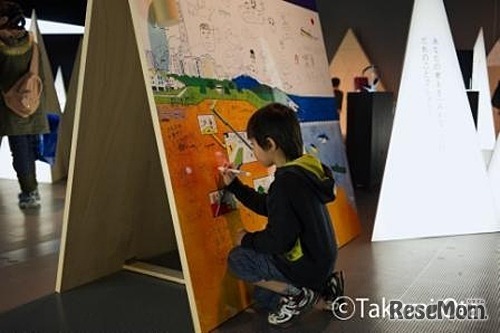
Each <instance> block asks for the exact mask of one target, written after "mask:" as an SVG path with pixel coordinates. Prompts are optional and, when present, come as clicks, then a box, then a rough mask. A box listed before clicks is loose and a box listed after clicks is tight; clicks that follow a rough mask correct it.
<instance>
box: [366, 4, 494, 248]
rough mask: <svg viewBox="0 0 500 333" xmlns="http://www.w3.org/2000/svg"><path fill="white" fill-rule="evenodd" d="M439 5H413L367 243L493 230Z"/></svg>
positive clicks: (480, 162) (463, 96)
mask: <svg viewBox="0 0 500 333" xmlns="http://www.w3.org/2000/svg"><path fill="white" fill-rule="evenodd" d="M470 113H471V110H470V107H469V103H468V100H467V95H466V92H465V86H464V84H463V81H462V77H461V73H460V67H459V63H458V59H457V55H456V52H455V47H454V45H453V40H452V36H451V32H450V28H449V25H448V20H447V17H446V12H445V8H444V5H443V2H442V1H439V0H416V1H415V4H414V8H413V14H412V19H411V25H410V30H409V36H408V43H407V48H406V54H405V60H404V67H403V73H402V80H401V86H400V90H399V98H398V102H397V106H396V113H395V118H394V125H393V132H392V137H391V142H390V146H389V152H388V157H387V162H386V167H385V174H384V178H383V182H382V187H381V192H380V199H379V203H378V209H377V214H376V219H375V226H374V231H373V236H372V240H373V241H381V240H395V239H405V238H419V237H434V236H446V235H458V234H469V233H480V232H492V231H497V230H499V226H498V225H497V224H496V223H495V218H494V209H493V200H492V196H491V192H490V191H489V187H488V183H487V175H486V169H485V166H484V162H483V160H482V156H481V154H480V150H479V143H478V138H477V134H476V131H475V128H474V124H473V120H472V117H471V116H470Z"/></svg>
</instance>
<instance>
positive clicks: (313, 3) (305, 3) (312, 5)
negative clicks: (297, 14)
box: [285, 0, 318, 12]
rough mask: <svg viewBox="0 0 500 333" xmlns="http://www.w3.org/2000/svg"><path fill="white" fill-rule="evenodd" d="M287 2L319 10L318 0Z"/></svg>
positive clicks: (290, 0) (293, 0)
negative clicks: (317, 6) (317, 7)
mask: <svg viewBox="0 0 500 333" xmlns="http://www.w3.org/2000/svg"><path fill="white" fill-rule="evenodd" d="M285 1H286V2H290V3H293V4H295V5H297V6H300V7H304V8H308V9H310V10H314V11H315V12H317V11H318V10H317V9H316V1H314V0H285Z"/></svg>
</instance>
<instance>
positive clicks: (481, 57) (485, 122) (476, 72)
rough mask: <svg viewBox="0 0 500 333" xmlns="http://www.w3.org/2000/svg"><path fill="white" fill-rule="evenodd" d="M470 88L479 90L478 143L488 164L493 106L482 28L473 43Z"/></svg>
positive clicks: (493, 129) (493, 137) (491, 149)
mask: <svg viewBox="0 0 500 333" xmlns="http://www.w3.org/2000/svg"><path fill="white" fill-rule="evenodd" d="M472 90H474V91H478V92H479V101H478V110H477V133H478V135H479V144H480V148H481V150H482V152H483V157H484V160H485V163H486V165H488V163H489V161H490V158H491V154H492V153H493V149H495V127H494V123H493V108H492V106H491V94H490V83H489V79H488V64H487V60H486V49H485V45H484V35H483V29H481V30H480V31H479V34H478V36H477V39H476V43H475V45H474V55H473V63H472Z"/></svg>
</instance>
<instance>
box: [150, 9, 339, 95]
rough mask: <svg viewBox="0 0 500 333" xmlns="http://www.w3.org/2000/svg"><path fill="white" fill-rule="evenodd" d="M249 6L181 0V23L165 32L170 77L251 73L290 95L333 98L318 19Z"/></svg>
mask: <svg viewBox="0 0 500 333" xmlns="http://www.w3.org/2000/svg"><path fill="white" fill-rule="evenodd" d="M251 3H252V2H248V1H234V2H233V1H231V2H224V1H216V0H206V1H204V2H203V3H198V2H193V1H180V2H179V9H180V11H181V18H182V19H181V20H180V23H179V24H178V25H177V26H171V27H167V28H165V33H166V39H167V40H168V47H169V53H170V55H169V57H170V64H171V66H170V68H169V72H171V73H175V74H187V75H192V76H202V77H215V78H218V79H231V78H234V77H237V76H239V75H242V74H247V75H250V76H252V77H254V78H256V79H257V80H259V81H260V82H261V83H265V84H268V85H270V86H273V87H277V88H280V89H282V90H284V91H286V92H288V93H291V94H297V95H304V96H331V95H332V92H331V84H330V81H329V77H328V62H327V59H326V56H325V54H326V52H325V48H324V44H323V36H322V32H321V27H320V24H319V16H318V14H317V13H315V12H313V11H309V10H305V9H304V8H302V7H298V6H295V5H293V4H289V3H286V2H283V1H278V0H274V1H267V2H264V1H255V2H254V3H255V5H252V4H251ZM143 10H147V9H143ZM304 12H307V13H308V15H304ZM142 33H143V34H146V33H147V31H145V30H144V29H143V31H142ZM144 39H145V40H147V38H144ZM176 41H177V42H176ZM189 59H190V60H189ZM273 64H280V66H273ZM207 68H215V70H210V71H209V70H206V69H207Z"/></svg>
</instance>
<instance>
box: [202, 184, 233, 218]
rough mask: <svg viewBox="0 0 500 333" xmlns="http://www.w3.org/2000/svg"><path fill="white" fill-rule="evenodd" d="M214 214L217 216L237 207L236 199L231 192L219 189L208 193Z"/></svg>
mask: <svg viewBox="0 0 500 333" xmlns="http://www.w3.org/2000/svg"><path fill="white" fill-rule="evenodd" d="M208 197H209V199H210V207H211V209H212V216H213V217H217V216H220V215H223V214H226V213H229V212H230V211H232V210H235V209H236V199H235V198H234V195H233V194H231V192H228V191H224V190H219V191H215V192H210V193H209V194H208Z"/></svg>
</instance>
